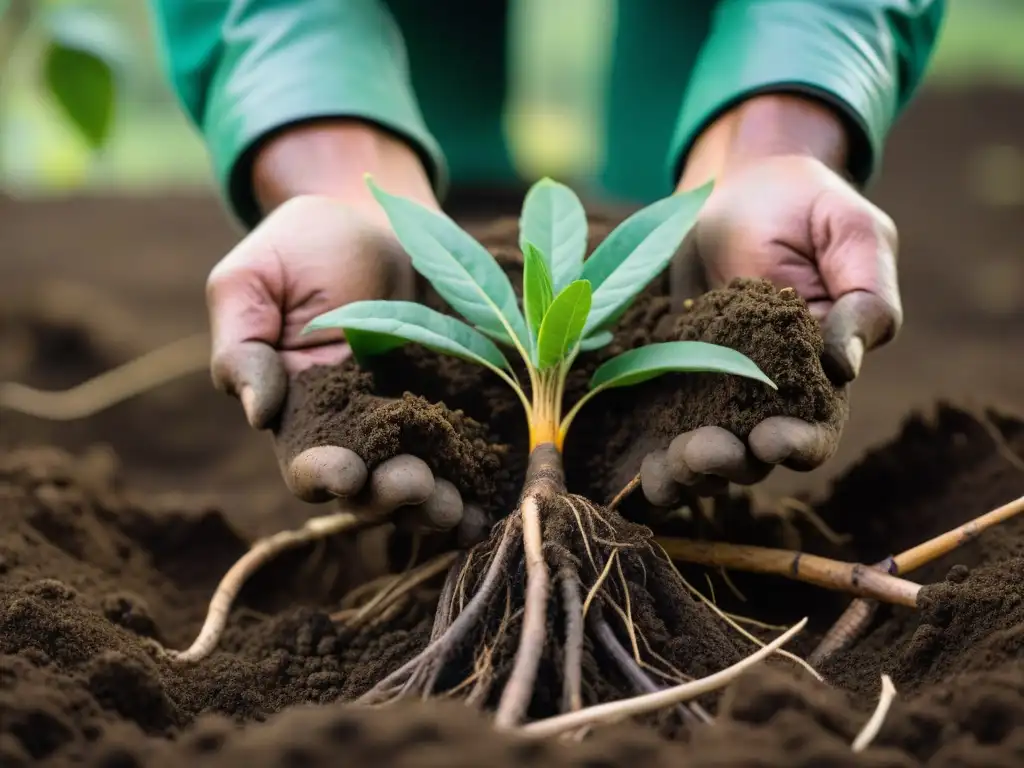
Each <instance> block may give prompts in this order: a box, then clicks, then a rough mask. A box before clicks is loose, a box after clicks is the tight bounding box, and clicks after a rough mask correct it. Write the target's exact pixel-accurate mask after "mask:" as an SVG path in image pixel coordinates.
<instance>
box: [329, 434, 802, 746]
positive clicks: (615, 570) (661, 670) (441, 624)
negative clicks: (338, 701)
mask: <svg viewBox="0 0 1024 768" xmlns="http://www.w3.org/2000/svg"><path fill="white" fill-rule="evenodd" d="M446 562H450V565H449V567H448V574H447V576H446V578H445V580H444V585H443V587H442V588H441V591H440V597H439V599H438V605H437V608H436V610H435V611H434V618H433V625H432V626H431V627H430V629H429V637H428V638H427V639H426V641H425V642H424V644H423V646H421V648H420V649H419V650H418V651H417V652H415V653H413V654H412V655H411V657H410V658H408V659H407V660H405V661H404V662H402V663H401V664H399V665H397V667H396V668H394V669H393V670H392V671H390V672H389V673H388V674H387V675H386V676H384V677H383V679H381V680H380V681H379V682H377V683H376V684H375V685H373V686H372V687H370V688H369V690H367V691H366V692H365V693H363V694H362V696H361V697H360V698H359V699H358V702H359V703H362V704H368V705H371V706H381V705H386V704H389V703H391V702H394V701H396V700H398V699H402V698H406V697H424V698H426V697H431V696H443V697H446V698H453V699H460V700H463V701H464V702H465V703H467V704H468V705H470V706H473V707H478V708H487V709H491V710H492V711H494V712H495V717H494V725H495V727H496V728H497V729H499V730H518V729H520V728H522V727H523V725H522V724H523V723H524V722H528V721H530V720H533V721H534V722H535V723H536V722H542V721H543V718H546V717H551V716H555V715H560V714H561V715H566V714H568V715H571V714H574V713H576V714H578V713H583V712H589V711H591V710H588V709H587V707H589V706H592V705H595V704H599V703H600V702H607V701H610V700H611V701H614V700H616V699H619V698H620V697H628V696H631V695H633V694H642V695H643V696H650V695H659V696H660V695H662V694H667V692H669V691H672V692H674V693H673V694H672V695H677V694H679V692H680V689H679V688H678V686H679V685H680V684H684V685H692V684H693V680H692V677H691V676H689V675H687V674H686V672H684V671H682V669H681V668H680V654H681V651H680V649H679V648H677V647H676V643H677V638H678V637H679V634H680V632H681V631H688V630H686V629H684V628H687V627H690V626H692V622H693V621H694V620H697V621H709V618H710V617H707V616H706V614H705V610H704V608H703V607H702V606H700V605H699V603H697V602H695V601H694V600H692V599H690V598H689V596H688V595H687V593H686V589H689V586H688V585H686V584H685V582H684V581H683V580H682V577H681V575H680V574H679V573H678V571H677V570H675V567H674V565H673V564H672V563H671V560H670V559H669V558H668V556H667V555H665V553H664V551H663V550H661V549H660V548H659V546H658V544H657V541H656V539H655V538H654V535H653V533H652V532H651V530H650V529H649V528H647V527H646V526H642V525H638V524H636V523H632V522H629V521H627V520H625V519H624V518H623V517H622V516H621V515H619V514H618V513H617V512H615V511H614V510H608V509H603V508H599V507H597V506H595V505H594V504H593V503H592V502H590V501H589V500H587V499H585V498H583V497H580V496H576V495H572V494H569V493H567V492H566V490H565V485H564V480H563V475H562V469H561V459H560V456H559V455H558V453H557V451H556V450H555V448H554V446H550V445H542V446H539V447H538V448H535V449H534V451H533V452H532V453H531V456H530V463H529V467H528V470H527V476H526V480H525V482H524V484H523V490H522V493H521V495H520V500H519V504H518V505H517V507H516V509H515V510H514V511H513V512H512V513H511V514H510V515H508V516H507V517H506V518H504V519H503V520H501V521H500V522H499V523H498V524H497V525H495V527H494V528H493V529H492V531H491V535H490V537H489V538H488V540H487V541H485V542H482V543H480V544H478V545H476V546H475V547H473V548H472V549H471V550H469V551H467V552H465V553H463V554H462V555H458V556H453V559H452V560H451V561H446ZM425 567H426V566H420V569H421V570H420V571H419V572H418V573H419V574H422V573H423V570H422V569H424V568H425ZM442 567H443V566H442V565H441V563H440V562H437V563H435V564H433V565H432V569H436V570H432V573H434V574H435V575H438V574H439V573H440V569H441V568H442ZM414 580H415V579H414V577H413V575H412V574H411V573H410V574H406V576H405V577H403V581H402V582H398V581H395V580H390V581H386V582H382V583H381V585H380V586H379V587H378V588H377V589H378V594H377V595H376V596H372V597H371V596H369V595H370V592H369V591H367V592H365V593H364V594H363V595H362V596H361V599H360V601H359V603H360V605H361V606H362V607H361V608H357V606H356V605H350V606H349V608H348V609H347V610H348V611H350V612H351V611H353V610H354V609H355V610H359V611H363V612H364V613H363V616H364V617H365V616H366V615H367V613H368V612H369V609H368V607H367V606H370V605H373V606H376V607H375V608H374V609H373V610H374V611H376V610H378V609H379V608H380V607H382V606H384V605H388V606H390V608H389V609H390V610H393V609H394V603H393V602H391V598H392V597H394V596H395V595H397V594H398V593H399V592H401V591H404V590H403V589H402V587H400V586H399V585H400V583H401V584H411V583H412V582H413V581H414ZM502 593H504V599H501V597H500V596H501V595H502ZM385 595H386V596H385ZM347 615H348V616H355V615H357V614H355V613H348V614H347ZM617 621H621V625H617V624H616V622H617ZM725 621H726V622H729V619H728V618H726V619H725ZM730 623H731V625H732V626H736V625H735V623H734V622H730ZM709 625H711V626H714V625H713V624H711V622H710V621H709ZM711 631H712V632H720V631H721V630H720V629H718V628H717V627H714V628H713V629H712V630H711ZM739 632H740V633H741V634H742V635H743V637H744V638H746V639H747V640H748V641H750V642H751V643H752V644H753V645H754V646H761V647H760V649H757V648H755V650H756V653H755V656H754V657H753V658H754V662H749V663H756V661H757V660H758V659H760V658H763V657H764V655H767V654H772V653H784V652H783V651H780V650H779V645H780V644H781V643H782V642H785V640H784V639H783V640H780V641H779V642H778V643H776V644H768V645H766V644H765V643H763V642H761V641H760V640H758V639H756V638H754V637H753V636H752V635H750V633H748V632H746V631H745V630H743V629H742V628H739ZM424 634H425V635H426V628H424ZM790 655H791V654H790ZM687 658H688V657H687ZM794 658H795V657H794ZM798 661H800V660H799V659H798ZM608 662H611V663H612V665H613V667H612V668H613V669H614V670H616V672H617V674H616V673H613V674H611V675H606V674H602V673H601V672H600V671H599V670H601V669H603V668H605V667H606V665H607V664H608ZM743 668H744V667H743V666H740V667H737V668H733V669H732V673H733V674H735V673H736V672H738V671H740V670H742V669H743ZM541 670H544V671H545V673H546V674H544V675H543V676H542V675H541ZM547 673H555V674H558V675H560V678H559V684H558V685H557V687H552V686H550V685H549V684H546V685H541V680H542V679H543V680H545V681H546V680H547V678H548V674H547ZM729 679H731V678H730V677H728V676H726V677H724V678H723V677H721V676H718V677H715V676H712V678H710V683H701V686H699V687H698V688H696V689H695V688H684V689H681V691H682V698H680V699H679V700H678V701H674V700H662V699H656V700H654V701H661V702H663V703H661V704H658V705H657V707H656V708H662V707H668V708H669V709H668V711H667V712H666V715H667V716H669V717H670V718H671V719H672V720H673V721H674V722H676V723H680V724H682V725H683V726H686V727H692V726H696V725H699V724H700V723H702V722H712V717H711V716H710V715H709V714H708V713H707V712H706V711H705V710H704V709H703V708H702V707H700V706H699V704H697V703H696V702H692V703H686V702H687V699H688V698H689V697H690V696H691V694H692V696H699V695H701V694H702V693H704V692H707V691H712V690H714V689H715V687H716V686H718V685H724V684H725V683H727V682H728V681H729ZM669 686H671V687H669ZM703 686H710V687H703ZM664 702H667V703H664ZM644 706H649V704H644ZM597 711H598V712H600V711H601V710H597ZM640 711H641V710H638V712H640ZM642 711H647V710H642ZM651 711H653V709H652V710H651ZM628 714H629V713H627V715H626V716H628ZM603 717H604V716H603V715H602V716H601V717H600V718H598V719H601V718H603ZM526 727H527V728H531V727H533V726H526ZM581 728H582V729H583V730H581ZM588 728H589V725H588V723H586V722H584V723H582V725H580V726H577V727H575V728H571V729H569V730H572V731H573V732H574V733H576V734H577V735H582V733H583V732H585V731H586V730H587V729H588Z"/></svg>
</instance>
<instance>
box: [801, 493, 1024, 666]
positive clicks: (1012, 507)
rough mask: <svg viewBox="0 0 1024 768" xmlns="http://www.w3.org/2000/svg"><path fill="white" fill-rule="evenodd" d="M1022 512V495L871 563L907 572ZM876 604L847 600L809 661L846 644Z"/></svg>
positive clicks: (819, 660) (822, 659)
mask: <svg viewBox="0 0 1024 768" xmlns="http://www.w3.org/2000/svg"><path fill="white" fill-rule="evenodd" d="M1021 512H1024V496H1021V497H1019V498H1017V499H1014V500H1013V501H1011V502H1008V503H1006V504H1003V505H1002V506H1000V507H996V508H995V509H993V510H991V511H989V512H986V513H985V514H983V515H980V516H979V517H976V518H974V519H973V520H969V521H968V522H966V523H964V524H963V525H960V526H957V527H956V528H954V529H953V530H951V531H946V532H945V533H941V534H939V535H938V536H935V537H933V538H931V539H929V540H928V541H925V542H923V543H921V544H918V545H917V546H915V547H911V548H910V549H908V550H906V551H905V552H901V553H900V554H898V555H894V556H893V557H887V558H886V559H885V560H882V561H881V562H879V563H876V564H875V566H874V567H875V568H876V569H878V570H881V571H884V572H886V573H889V574H891V575H893V576H897V575H901V574H907V573H910V572H911V571H914V570H916V569H918V568H921V567H922V566H925V565H927V564H928V563H930V562H932V561H933V560H936V559H938V558H940V557H942V556H943V555H946V554H949V553H950V552H952V551H953V550H955V549H958V548H959V547H962V546H963V545H964V544H967V543H968V542H970V541H972V540H974V539H975V538H977V537H978V536H979V535H980V534H981V533H982V532H983V531H985V530H987V529H988V528H991V527H992V526H994V525H998V524H999V523H1002V522H1005V521H1007V520H1009V519H1010V518H1012V517H1015V516H1016V515H1019V514H1020V513H1021ZM876 607H877V606H876V605H875V604H874V603H872V602H871V601H869V600H866V599H863V598H861V599H858V600H854V601H853V602H852V603H850V605H849V607H847V609H846V610H845V611H844V612H843V615H842V616H840V617H839V618H838V619H837V620H836V623H835V624H833V625H832V627H831V629H829V631H828V632H826V633H825V637H824V638H822V640H821V642H820V643H818V647H817V648H815V649H814V652H813V653H812V654H811V655H810V657H809V658H808V661H810V663H811V664H812V665H814V666H816V667H817V666H820V665H821V664H822V663H824V662H825V661H826V660H827V659H828V658H829V657H831V656H832V655H833V654H835V653H838V652H839V651H841V650H843V649H844V648H846V647H847V646H848V645H849V644H850V643H852V642H853V641H854V640H856V639H857V637H858V636H859V635H860V634H861V633H862V632H863V631H864V629H865V628H866V627H867V625H868V622H870V621H871V617H872V616H874V614H875V608H876Z"/></svg>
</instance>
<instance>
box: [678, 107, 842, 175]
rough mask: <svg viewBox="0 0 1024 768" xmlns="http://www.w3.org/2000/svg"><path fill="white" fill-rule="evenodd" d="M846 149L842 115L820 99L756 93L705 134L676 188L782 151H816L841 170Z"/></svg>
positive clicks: (701, 137) (714, 123) (714, 124)
mask: <svg viewBox="0 0 1024 768" xmlns="http://www.w3.org/2000/svg"><path fill="white" fill-rule="evenodd" d="M848 152H849V140H848V137H847V131H846V127H845V126H844V125H843V121H842V120H841V119H840V118H839V116H838V114H837V113H836V112H835V111H834V110H832V109H831V108H830V107H828V106H826V105H825V104H823V103H822V102H819V101H816V100H813V99H810V98H805V97H802V96H796V95H790V94H767V95H764V96H756V97H754V98H752V99H749V100H747V101H744V102H743V103H741V104H739V105H737V106H736V107H734V108H733V109H731V110H730V111H728V112H726V113H725V114H724V115H722V116H721V117H719V118H718V119H717V120H716V121H714V122H713V123H712V124H711V125H710V126H708V128H707V129H706V130H705V131H704V132H703V133H702V134H701V136H700V138H698V139H697V141H696V143H695V144H694V146H693V150H692V152H691V153H690V156H689V158H688V160H687V162H686V165H685V167H684V169H683V173H682V177H681V178H680V181H679V185H678V189H680V190H687V189H693V188H695V187H699V186H701V185H702V184H705V183H706V182H708V181H710V180H711V179H713V178H717V177H719V176H720V175H721V174H722V172H723V171H725V170H727V169H728V168H729V167H731V166H739V165H743V164H746V163H747V162H749V161H751V160H756V159H759V158H763V157H770V156H778V155H805V156H810V157H814V158H816V159H818V160H820V161H821V162H823V163H824V164H825V165H827V166H829V167H830V168H832V169H833V170H835V171H837V172H840V173H842V172H843V171H844V169H845V167H846V164H847V160H848Z"/></svg>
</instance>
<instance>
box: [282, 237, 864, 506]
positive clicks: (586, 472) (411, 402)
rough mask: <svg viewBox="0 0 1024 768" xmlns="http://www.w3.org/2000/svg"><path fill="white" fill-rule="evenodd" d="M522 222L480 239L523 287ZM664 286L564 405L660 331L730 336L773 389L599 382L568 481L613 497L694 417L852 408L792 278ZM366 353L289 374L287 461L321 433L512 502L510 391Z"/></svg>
mask: <svg viewBox="0 0 1024 768" xmlns="http://www.w3.org/2000/svg"><path fill="white" fill-rule="evenodd" d="M517 226H518V222H517V221H516V220H514V219H506V220H499V221H497V222H495V223H494V224H493V225H491V226H489V227H487V228H486V229H485V230H484V231H483V232H481V233H478V238H479V239H480V241H481V242H482V243H483V244H484V245H485V246H486V247H487V248H488V249H489V250H490V251H491V253H492V254H493V255H494V257H495V258H496V259H497V260H498V261H499V263H501V264H502V265H503V267H504V268H505V269H506V271H507V272H508V273H509V275H510V277H511V278H512V282H513V285H514V286H515V287H516V289H517V290H520V288H521V268H522V256H521V254H520V253H519V251H518V248H516V247H514V246H513V245H510V243H515V242H516V239H515V232H516V231H517V229H516V227H517ZM610 231H611V226H610V223H609V222H607V221H603V220H598V221H597V222H595V223H594V224H593V225H592V228H591V238H590V241H591V243H590V244H591V248H592V249H593V248H596V247H597V245H598V244H600V242H601V241H602V240H603V239H604V237H605V236H607V234H608V233H609V232H610ZM666 287H667V282H666V281H665V280H664V279H662V278H659V279H657V280H655V281H654V283H652V285H651V286H649V287H648V288H647V289H646V290H645V291H644V292H643V294H642V296H641V297H640V299H638V301H637V302H636V303H635V304H634V306H632V307H631V308H630V309H629V310H628V311H627V313H626V314H625V315H624V317H623V319H622V321H621V322H620V323H619V325H618V326H617V327H616V329H615V337H614V340H613V341H612V343H610V344H609V345H608V346H607V347H606V348H604V349H602V350H598V351H596V352H594V353H591V354H585V355H583V356H581V358H580V361H579V363H578V364H577V367H576V369H575V370H574V371H573V372H572V373H571V375H570V378H569V380H568V381H567V385H566V403H567V407H568V406H571V404H572V403H573V402H574V401H575V400H577V399H579V397H581V396H582V395H583V394H584V393H585V392H586V390H587V381H588V380H589V378H590V376H591V374H592V373H593V371H594V369H595V368H596V367H597V365H599V364H600V363H601V362H603V361H604V360H607V359H609V358H610V357H613V356H614V355H617V354H620V353H622V352H624V351H626V350H628V349H632V348H635V347H639V346H643V345H645V344H650V343H653V342H662V341H704V342H708V343H713V344H721V345H723V346H727V347H730V348H732V349H736V350H738V351H739V352H742V353H744V354H745V355H747V356H748V357H750V358H751V359H752V360H754V362H755V363H757V364H758V365H759V366H760V367H761V369H762V370H763V371H765V373H767V374H768V376H769V377H771V378H772V380H773V381H774V382H775V383H776V385H777V386H778V391H773V390H771V389H770V388H768V387H766V386H765V385H763V384H761V383H759V382H755V381H751V380H750V379H745V378H742V377H738V376H725V375H720V374H686V375H681V374H679V375H667V376H663V377H660V378H658V379H655V380H652V381H650V382H647V383H645V384H642V385H640V386H637V387H629V388H624V389H620V390H612V391H610V392H607V393H604V394H602V395H601V396H600V397H599V398H598V399H596V400H595V401H594V402H593V403H592V404H590V405H588V406H587V409H586V411H585V412H583V414H582V415H581V417H580V418H579V419H577V421H576V422H575V424H574V425H573V430H572V431H571V432H570V436H569V440H568V442H567V445H566V450H565V454H566V461H567V464H568V467H567V469H568V472H569V475H570V489H571V490H573V491H576V492H580V493H582V494H584V495H589V496H592V497H594V498H598V499H604V498H608V497H610V496H611V495H613V494H614V493H615V492H616V491H617V490H618V489H619V488H621V487H622V486H623V485H624V484H625V483H626V482H627V481H628V480H629V478H630V477H632V476H633V475H634V474H636V472H637V471H638V470H639V466H640V462H641V461H642V460H643V457H644V456H645V455H646V454H647V453H648V452H650V451H651V450H654V449H656V448H659V447H664V446H665V445H667V444H668V442H669V441H671V440H672V438H674V437H675V436H676V435H678V434H681V433H682V432H686V431H689V430H691V429H696V428H697V427H702V426H711V425H715V426H721V427H723V428H725V429H728V430H730V431H732V432H733V433H735V434H737V435H738V436H740V437H745V436H746V435H747V434H749V432H750V430H751V429H752V428H753V426H754V425H755V424H757V423H758V422H760V421H762V420H763V419H765V418H767V417H769V416H780V415H785V416H793V417H796V418H801V419H805V420H807V421H810V422H813V423H819V424H825V425H828V426H830V427H832V428H834V429H836V430H839V429H841V427H842V425H843V424H844V423H845V421H846V417H847V414H848V408H847V403H846V396H845V392H844V391H843V390H842V389H839V388H837V387H836V386H835V385H833V384H832V383H831V382H830V381H829V380H828V378H827V377H826V375H825V372H824V369H823V367H822V364H821V355H822V352H823V342H822V338H821V332H820V330H819V328H818V326H817V323H816V321H815V320H814V318H813V317H812V316H811V315H810V312H809V311H808V310H807V306H806V303H805V302H804V301H803V300H802V299H801V298H800V297H798V296H797V295H796V294H795V293H794V292H793V291H783V292H779V291H778V290H776V289H775V288H774V287H773V286H772V285H771V283H769V282H767V281H765V280H735V281H733V282H732V283H731V284H730V285H728V286H726V287H725V288H721V289H718V290H715V291H711V292H709V293H706V294H704V295H703V296H700V297H698V298H696V299H695V300H693V301H691V302H687V306H686V307H685V309H683V310H682V311H680V312H673V311H672V308H671V306H670V300H669V298H668V297H667V296H665V295H663V294H664V292H665V290H666ZM421 290H422V291H423V294H424V295H423V297H422V298H423V300H424V301H425V302H426V303H428V304H430V305H432V306H435V308H437V309H439V310H444V311H447V312H451V310H450V308H447V307H446V306H445V305H444V304H443V302H441V301H440V299H439V298H438V297H437V296H436V294H434V293H433V292H432V291H431V290H429V288H428V287H426V286H421ZM369 366H370V367H369V369H363V368H360V367H359V366H358V365H357V364H356V363H355V362H353V361H347V362H345V363H342V364H340V365H338V366H320V367H316V368H312V369H309V370H307V371H305V372H303V373H302V374H300V375H299V376H298V377H297V379H296V380H295V381H294V382H293V383H292V386H291V392H290V397H289V404H288V407H287V408H286V409H285V411H284V414H283V416H282V418H281V420H280V423H279V425H278V426H277V428H276V431H277V435H278V443H279V445H280V451H281V453H282V456H283V458H284V460H290V458H291V457H293V456H295V455H297V454H298V453H299V452H301V451H302V450H304V449H306V448H310V447H313V446H317V445H340V446H343V447H346V448H351V449H353V450H355V451H356V452H357V453H359V454H360V455H362V456H363V457H364V458H365V459H366V461H367V462H368V464H369V465H370V466H371V467H372V466H374V465H376V464H377V463H379V462H380V461H383V460H385V459H388V458H390V457H392V456H394V455H396V454H397V453H400V452H412V453H416V454H417V455H419V456H420V457H421V458H423V459H424V460H426V461H427V462H428V463H430V464H431V468H432V469H433V470H434V471H435V472H436V473H438V474H439V475H440V476H442V477H445V478H446V479H449V480H451V481H452V482H454V483H455V484H456V485H457V486H458V487H459V489H460V490H461V491H462V492H463V493H464V494H466V495H467V496H468V497H469V498H470V499H472V500H473V501H474V502H476V503H477V504H478V505H480V506H482V507H484V508H485V509H487V510H488V511H490V512H492V513H495V512H501V511H502V510H504V511H505V512H507V511H508V509H509V505H510V504H511V503H513V502H514V500H515V496H516V492H517V490H518V487H517V486H518V483H519V481H520V479H521V477H522V472H523V469H524V467H525V460H526V455H525V453H526V452H525V446H526V440H525V437H526V432H525V418H524V415H523V413H522V408H521V406H520V405H519V402H518V400H517V399H516V397H515V395H514V393H513V392H512V391H511V390H509V388H508V387H507V386H506V385H505V384H504V383H503V382H501V381H500V380H499V379H498V378H497V377H495V376H493V375H492V374H490V373H489V372H487V371H485V370H482V369H481V368H480V367H479V366H474V365H472V364H470V363H466V362H464V361H461V360H454V359H443V358H440V357H439V356H438V355H436V354H434V353H429V352H425V351H422V350H419V349H416V348H413V347H407V348H405V349H403V350H400V351H398V352H396V353H392V354H390V355H387V356H385V358H383V359H380V360H377V361H371V362H370V363H369ZM410 382H415V387H410V386H409V383H410ZM410 390H412V391H410ZM437 401H441V402H440V403H437ZM435 403H436V404H435ZM484 425H486V427H485V426H484Z"/></svg>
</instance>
